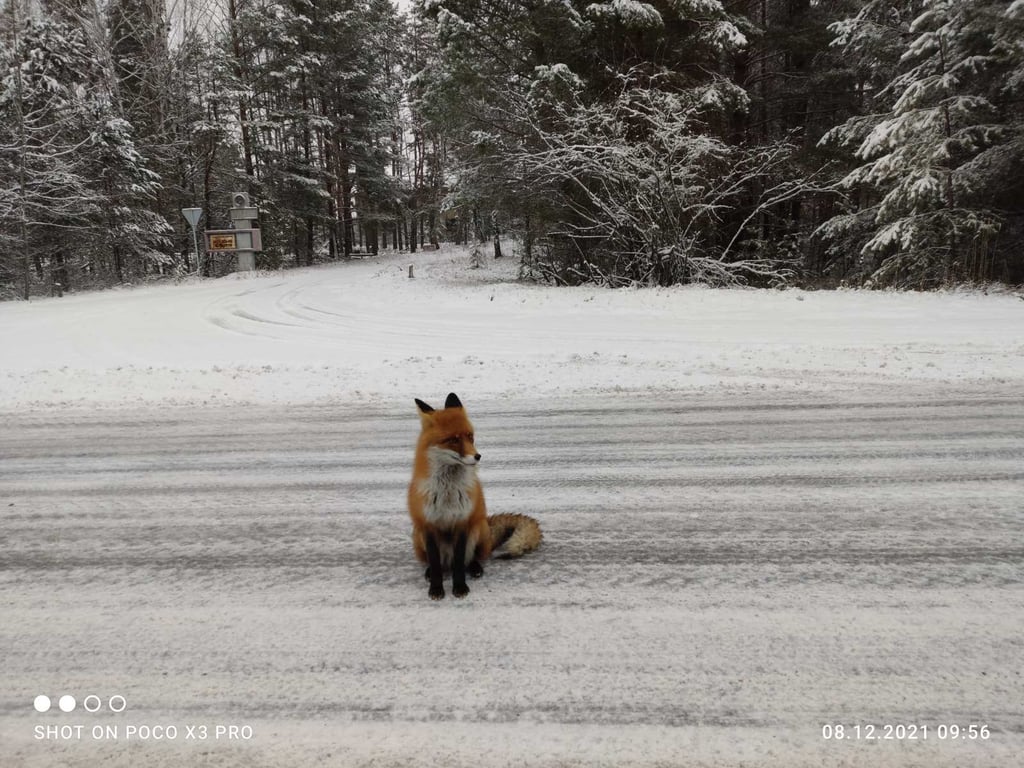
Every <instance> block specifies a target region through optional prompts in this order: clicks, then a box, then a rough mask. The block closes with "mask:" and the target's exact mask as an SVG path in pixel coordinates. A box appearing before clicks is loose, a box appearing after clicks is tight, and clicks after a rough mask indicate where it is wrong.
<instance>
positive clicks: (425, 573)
mask: <svg viewBox="0 0 1024 768" xmlns="http://www.w3.org/2000/svg"><path fill="white" fill-rule="evenodd" d="M423 578H424V579H426V580H427V581H430V566H429V565H428V566H427V570H425V571H424V572H423Z"/></svg>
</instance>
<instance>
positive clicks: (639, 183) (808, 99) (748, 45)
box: [0, 0, 1024, 299]
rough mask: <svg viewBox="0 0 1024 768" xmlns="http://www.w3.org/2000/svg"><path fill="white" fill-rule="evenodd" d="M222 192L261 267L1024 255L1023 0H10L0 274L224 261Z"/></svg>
mask: <svg viewBox="0 0 1024 768" xmlns="http://www.w3.org/2000/svg"><path fill="white" fill-rule="evenodd" d="M236 191H242V192H245V193H247V194H248V195H249V196H250V198H251V200H252V205H253V206H256V207H258V208H259V210H260V216H261V230H262V241H263V250H262V251H261V252H260V253H259V254H258V256H257V267H258V268H260V269H268V270H271V269H279V268H284V267H293V266H309V265H313V264H318V263H323V262H329V261H334V260H344V259H352V258H364V257H367V256H372V255H374V254H378V253H382V252H384V251H394V250H399V251H405V252H408V253H415V252H417V251H419V250H422V249H429V248H435V247H437V246H438V244H439V243H443V242H455V243H465V244H468V245H474V244H475V245H476V246H477V254H478V257H479V254H481V253H483V254H485V256H486V258H488V259H489V258H494V257H499V256H500V257H503V258H511V259H516V260H518V262H519V263H520V265H521V266H520V274H521V275H522V277H523V278H524V279H531V280H538V281H542V282H547V283H551V284H556V285H572V284H579V283H596V284H600V285H605V286H609V287H620V286H668V285H675V284H686V283H701V284H706V285H709V286H734V285H745V286H753V287H779V286H788V285H793V286H801V287H805V288H836V287H844V286H848V287H864V288H879V289H882V288H885V289H893V288H894V289H909V290H930V289H937V288H946V287H951V286H956V285H963V284H971V285H981V286H984V285H988V284H991V283H1008V284H1020V283H1022V282H1024V0H648V1H643V0H598V1H597V2H592V1H591V0H411V1H410V2H406V3H403V4H399V5H395V4H393V3H392V2H391V1H390V0H0V298H3V299H28V298H30V297H33V296H44V295H45V296H49V295H58V294H62V293H64V292H68V291H80V290H85V289H93V288H101V287H108V286H115V285H118V284H125V283H137V282H142V281H147V280H158V279H175V278H181V277H184V276H186V275H188V274H190V273H195V272H196V271H197V270H199V269H201V270H202V272H203V273H204V274H206V275H210V276H214V275H219V274H223V273H224V272H226V271H229V270H230V269H232V268H233V266H232V264H230V263H228V260H227V259H226V258H225V257H223V256H219V255H217V254H215V253H211V254H208V256H207V257H205V258H202V259H200V260H198V261H199V262H200V263H197V259H196V256H195V254H194V252H193V240H192V233H191V230H190V229H189V226H188V224H187V222H186V221H185V220H184V218H183V216H182V214H181V211H182V209H185V208H201V209H202V210H203V216H204V218H203V221H202V224H201V225H200V226H201V228H202V227H205V228H208V229H213V228H226V227H229V226H230V221H229V220H228V218H227V217H228V208H229V207H230V204H229V199H230V197H231V194H232V193H233V192H236ZM502 249H504V250H502Z"/></svg>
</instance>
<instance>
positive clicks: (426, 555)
mask: <svg viewBox="0 0 1024 768" xmlns="http://www.w3.org/2000/svg"><path fill="white" fill-rule="evenodd" d="M416 406H417V407H418V408H419V411H420V425H421V431H420V437H419V441H418V442H417V443H416V459H415V461H414V462H413V468H412V481H411V482H410V483H409V516H410V517H411V518H412V545H413V549H414V550H415V552H416V557H418V558H419V559H420V561H421V562H424V563H426V564H427V571H426V574H425V575H426V578H427V579H428V580H429V581H430V589H429V590H428V592H427V594H429V595H430V599H431V600H441V599H442V598H443V597H444V584H443V576H444V572H445V571H446V570H450V571H451V573H452V594H453V595H455V597H465V596H466V595H468V594H469V587H468V586H467V585H466V574H467V573H469V575H470V576H472V577H473V578H474V579H477V578H480V577H481V576H483V574H484V569H483V566H482V565H481V564H480V563H481V562H482V561H483V560H486V559H487V558H488V557H489V556H490V555H491V552H492V551H494V550H496V549H498V548H499V547H500V548H502V554H501V557H519V556H520V555H524V554H526V553H527V552H530V551H531V550H534V549H536V548H537V547H538V546H539V545H540V542H541V538H542V535H541V532H540V526H539V525H538V524H537V521H536V520H534V519H533V518H532V517H528V516H526V515H510V514H506V515H492V516H491V517H488V516H487V507H486V506H485V505H484V492H483V489H482V488H481V487H480V480H479V479H478V478H477V476H476V467H477V464H478V463H479V462H480V454H479V453H478V452H477V450H476V446H475V445H474V444H473V438H474V435H473V425H472V424H471V423H470V421H469V417H468V416H466V409H465V408H463V407H462V403H461V402H460V401H459V398H458V397H457V396H456V395H455V393H454V392H452V393H451V394H449V395H448V399H447V400H446V401H445V403H444V408H443V409H442V410H439V411H438V410H434V409H433V408H431V407H430V406H429V405H427V404H426V403H425V402H423V401H422V400H419V399H417V400H416Z"/></svg>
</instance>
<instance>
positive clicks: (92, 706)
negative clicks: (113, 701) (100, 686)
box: [82, 693, 103, 712]
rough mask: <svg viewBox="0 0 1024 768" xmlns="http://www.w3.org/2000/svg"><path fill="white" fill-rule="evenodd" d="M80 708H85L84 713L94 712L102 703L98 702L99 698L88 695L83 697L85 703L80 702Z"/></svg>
mask: <svg viewBox="0 0 1024 768" xmlns="http://www.w3.org/2000/svg"><path fill="white" fill-rule="evenodd" d="M82 706H83V707H85V711H86V712H96V711H98V710H99V708H100V707H101V706H103V702H102V701H100V697H99V696H96V695H95V694H92V693H90V694H89V695H88V696H86V697H85V701H83V702H82Z"/></svg>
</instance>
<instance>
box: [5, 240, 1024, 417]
mask: <svg viewBox="0 0 1024 768" xmlns="http://www.w3.org/2000/svg"><path fill="white" fill-rule="evenodd" d="M412 261H415V262H416V264H417V273H416V274H417V277H416V278H415V279H413V280H409V279H408V277H407V265H408V263H410V262H412ZM515 270H516V265H515V263H514V262H513V260H511V259H508V260H506V261H505V262H503V263H500V262H499V263H498V264H497V265H496V263H495V262H494V261H491V260H489V261H488V267H487V268H486V269H481V270H470V269H468V268H467V259H466V256H465V254H464V253H462V252H461V251H453V250H445V251H442V252H439V253H428V254H417V255H415V256H413V257H410V256H408V255H406V256H398V257H390V258H383V259H380V260H372V261H370V260H368V261H362V262H355V263H352V264H349V265H339V266H328V267H319V268H312V269H306V270H298V271H293V272H284V273H275V274H270V275H265V276H261V277H255V278H243V277H237V276H229V277H227V278H223V279H220V280H212V281H208V282H205V283H203V284H202V285H195V284H184V285H179V286H169V285H160V286H157V287H152V288H138V289H133V290H124V291H113V292H104V293H95V294H87V295H81V296H69V297H66V298H63V299H51V300H43V301H34V302H31V303H8V304H4V305H0V359H2V365H0V408H5V407H6V408H14V407H18V408H24V407H51V406H55V405H56V406H66V405H82V406H88V407H98V406H108V405H115V406H123V405H141V404H147V405H158V406H165V405H168V404H203V405H209V404H225V403H261V404H262V403H347V404H360V403H370V402H376V403H387V404H388V405H389V406H392V407H396V408H397V407H404V405H405V404H406V403H408V402H409V398H410V396H411V394H412V393H413V392H414V391H415V392H420V393H424V394H426V395H429V394H430V393H431V392H436V393H439V394H443V393H445V392H447V391H448V390H449V389H450V388H452V389H461V390H463V391H465V392H466V393H467V396H468V397H469V398H470V400H480V399H481V398H484V397H493V398H506V397H517V396H519V397H525V396H551V395H560V396H578V395H583V394H594V393H613V392H620V391H638V390H639V391H644V392H651V393H662V392H664V391H667V390H673V391H674V390H691V391H703V392H714V393H720V392H722V391H723V390H729V391H736V392H742V393H756V392H757V391H760V390H764V391H775V390H780V389H781V390H785V391H788V392H800V391H808V390H813V391H819V392H833V393H834V392H840V391H841V392H863V391H864V387H865V386H872V387H879V388H880V389H881V391H886V390H888V389H891V387H893V386H895V385H905V384H908V383H917V384H929V385H942V386H943V387H953V388H955V389H963V390H965V391H974V390H975V389H976V388H977V387H978V386H986V387H989V386H1004V387H1005V386H1010V387H1011V388H1016V387H1017V386H1018V385H1019V384H1020V383H1021V381H1022V380H1024V301H1021V300H1020V298H1018V297H1016V296H1014V295H1010V294H1003V295H999V296H983V295H980V294H977V293H968V294H913V293H904V294H894V293H869V292H860V291H850V292H840V293H834V292H805V291H796V290H794V291H778V292H776V291H744V290H734V291H714V290H706V289H702V288H679V289H674V290H636V291H606V290H600V289H595V288H588V287H584V288H572V289H557V290H556V289H552V288H546V287H529V286H524V285H521V284H518V283H515V282H514V281H513V279H514V277H515Z"/></svg>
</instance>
